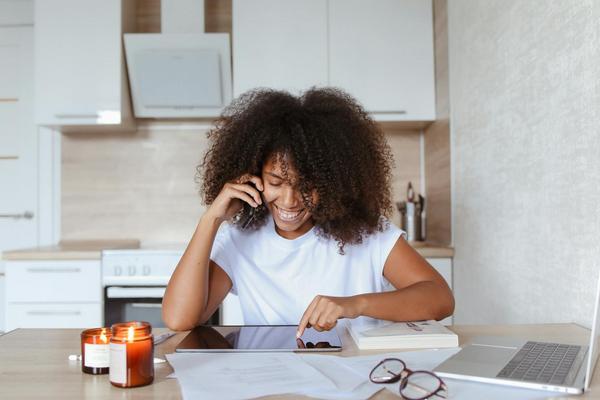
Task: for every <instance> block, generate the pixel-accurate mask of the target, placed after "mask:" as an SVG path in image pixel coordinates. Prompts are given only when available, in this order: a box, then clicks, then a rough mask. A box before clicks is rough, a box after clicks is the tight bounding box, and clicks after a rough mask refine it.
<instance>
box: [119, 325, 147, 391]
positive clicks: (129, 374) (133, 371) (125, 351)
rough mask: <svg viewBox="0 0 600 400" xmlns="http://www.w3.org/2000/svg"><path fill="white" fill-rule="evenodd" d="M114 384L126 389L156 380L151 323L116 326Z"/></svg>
mask: <svg viewBox="0 0 600 400" xmlns="http://www.w3.org/2000/svg"><path fill="white" fill-rule="evenodd" d="M111 329H112V337H111V339H110V375H109V377H110V383H111V384H113V385H114V386H118V387H122V388H130V387H136V386H143V385H148V384H150V383H152V381H153V380H154V344H153V342H152V326H150V324H149V323H148V322H123V323H120V324H114V325H113V326H112V328H111Z"/></svg>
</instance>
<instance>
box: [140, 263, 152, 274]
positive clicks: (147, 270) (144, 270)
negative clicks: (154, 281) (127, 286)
mask: <svg viewBox="0 0 600 400" xmlns="http://www.w3.org/2000/svg"><path fill="white" fill-rule="evenodd" d="M150 271H151V269H150V266H149V265H144V266H143V267H142V273H143V274H144V275H145V276H148V275H150Z"/></svg>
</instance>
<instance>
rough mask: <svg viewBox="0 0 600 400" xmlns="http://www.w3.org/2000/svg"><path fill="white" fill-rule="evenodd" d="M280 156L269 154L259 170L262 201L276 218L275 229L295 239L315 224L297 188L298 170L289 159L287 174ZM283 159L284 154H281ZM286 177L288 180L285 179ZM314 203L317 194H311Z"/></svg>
mask: <svg viewBox="0 0 600 400" xmlns="http://www.w3.org/2000/svg"><path fill="white" fill-rule="evenodd" d="M278 158H279V157H269V158H268V161H267V162H266V163H265V164H264V166H263V169H262V181H263V185H264V189H265V190H264V191H263V193H262V195H263V201H264V204H265V206H266V207H267V208H268V209H269V212H270V213H271V215H272V216H273V220H274V221H275V230H276V231H277V233H278V234H279V235H280V236H282V237H284V238H286V239H295V238H297V237H299V236H302V235H303V234H305V233H306V232H308V231H309V230H310V229H311V228H312V226H313V225H314V223H313V220H312V214H311V212H310V210H309V209H308V208H307V207H306V205H305V204H304V202H303V201H302V194H301V193H300V192H299V191H298V190H297V189H296V187H295V185H294V183H295V182H297V179H298V178H297V173H296V171H295V170H294V169H293V168H292V165H291V163H290V162H289V161H286V162H287V164H288V168H287V171H286V172H287V177H286V176H284V175H286V174H284V173H283V171H282V169H281V163H280V162H278ZM283 158H284V160H285V159H286V157H285V156H284V157H283ZM286 178H287V179H286ZM313 202H316V193H315V194H313Z"/></svg>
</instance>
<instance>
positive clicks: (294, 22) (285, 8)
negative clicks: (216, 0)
mask: <svg viewBox="0 0 600 400" xmlns="http://www.w3.org/2000/svg"><path fill="white" fill-rule="evenodd" d="M232 14H233V17H232V18H233V21H232V22H233V35H232V39H233V44H232V45H233V87H234V89H233V90H234V96H238V95H240V94H242V93H244V92H246V91H247V90H250V89H253V88H256V87H269V88H274V89H283V90H288V91H291V92H293V93H297V92H299V91H303V90H305V89H306V88H309V87H311V86H314V85H317V86H326V85H327V84H328V79H327V40H326V37H327V1H323V0H303V1H294V0H252V1H248V0H240V1H237V0H234V1H233V11H232Z"/></svg>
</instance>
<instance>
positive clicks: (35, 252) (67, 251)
mask: <svg viewBox="0 0 600 400" xmlns="http://www.w3.org/2000/svg"><path fill="white" fill-rule="evenodd" d="M139 247H140V241H139V240H137V239H118V240H65V241H60V242H59V243H58V244H57V245H54V246H43V247H33V248H29V249H19V250H9V251H4V252H2V259H4V260H10V261H12V260H99V259H100V258H101V256H102V250H115V249H137V248H139Z"/></svg>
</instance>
